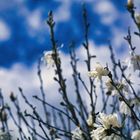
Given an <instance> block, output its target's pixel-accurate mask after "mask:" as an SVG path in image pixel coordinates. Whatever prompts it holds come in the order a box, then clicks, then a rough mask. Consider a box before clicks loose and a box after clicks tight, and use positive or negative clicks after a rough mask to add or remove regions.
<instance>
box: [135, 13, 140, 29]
mask: <svg viewBox="0 0 140 140" xmlns="http://www.w3.org/2000/svg"><path fill="white" fill-rule="evenodd" d="M135 20H136V23H137V25H138V27H139V28H140V13H136V14H135Z"/></svg>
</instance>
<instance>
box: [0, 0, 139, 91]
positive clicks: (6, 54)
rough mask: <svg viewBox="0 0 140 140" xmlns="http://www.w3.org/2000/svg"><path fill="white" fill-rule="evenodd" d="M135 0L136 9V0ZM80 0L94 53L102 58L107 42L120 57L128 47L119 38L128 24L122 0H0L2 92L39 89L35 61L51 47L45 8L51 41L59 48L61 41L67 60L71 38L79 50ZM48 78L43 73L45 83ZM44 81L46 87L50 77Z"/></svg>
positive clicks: (0, 80) (128, 17)
mask: <svg viewBox="0 0 140 140" xmlns="http://www.w3.org/2000/svg"><path fill="white" fill-rule="evenodd" d="M135 2H136V5H137V7H140V1H139V0H135ZM83 3H85V4H86V8H87V12H88V20H89V23H90V31H89V40H90V42H91V46H92V47H94V50H95V51H96V50H99V51H97V52H94V54H99V55H100V58H101V61H105V60H106V61H108V60H107V58H106V57H107V54H106V53H105V52H106V51H105V48H107V46H108V44H107V42H108V40H111V43H112V44H113V48H114V51H115V52H116V53H117V54H119V55H120V56H121V55H124V53H125V52H126V50H127V49H128V46H127V43H126V42H125V41H124V39H123V37H124V36H126V33H127V29H128V27H129V26H131V27H132V28H133V26H134V25H133V22H132V20H131V18H130V16H129V13H128V12H127V10H126V3H127V0H117V1H116V0H85V1H82V0H12V1H11V0H0V87H1V88H2V89H3V90H4V91H5V92H6V94H8V93H10V91H15V90H17V87H18V86H22V87H23V88H25V89H27V90H28V91H35V89H37V87H39V82H37V81H38V78H37V74H36V73H37V68H36V67H37V66H36V63H37V60H38V59H39V57H40V56H41V55H42V53H43V51H44V50H51V44H50V37H49V29H48V26H47V24H46V19H47V16H48V12H49V11H50V10H52V11H53V13H54V20H55V22H56V26H55V35H56V39H57V40H58V44H60V46H61V45H62V44H63V46H64V47H63V48H62V49H61V51H62V53H63V56H64V58H65V59H64V60H65V63H68V62H67V60H68V59H67V54H68V45H69V43H70V42H71V41H75V43H76V47H77V49H79V48H80V47H81V44H82V42H83V39H84V33H83V31H84V26H83V18H82V4H83ZM138 10H139V9H138ZM134 27H135V26H134ZM81 57H82V55H81ZM105 63H106V62H105ZM65 66H67V65H65ZM65 69H66V68H65ZM45 71H46V70H45ZM50 74H51V72H50V71H49V75H50ZM49 80H50V78H49V77H47V78H46V83H47V81H49ZM50 81H51V80H50ZM48 85H49V86H48V87H49V88H50V89H51V87H53V85H52V81H51V82H49V84H48Z"/></svg>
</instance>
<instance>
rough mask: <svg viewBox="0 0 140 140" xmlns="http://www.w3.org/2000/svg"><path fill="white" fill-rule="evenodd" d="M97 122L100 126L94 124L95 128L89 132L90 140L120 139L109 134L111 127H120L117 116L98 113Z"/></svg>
mask: <svg viewBox="0 0 140 140" xmlns="http://www.w3.org/2000/svg"><path fill="white" fill-rule="evenodd" d="M98 121H99V123H100V125H97V124H94V126H96V127H97V128H96V129H95V130H92V131H91V138H92V140H120V137H118V136H117V135H115V134H111V132H110V129H111V128H112V127H114V128H116V127H118V128H119V127H120V124H119V123H118V117H117V114H110V115H106V114H104V113H99V118H98ZM109 132H110V133H109Z"/></svg>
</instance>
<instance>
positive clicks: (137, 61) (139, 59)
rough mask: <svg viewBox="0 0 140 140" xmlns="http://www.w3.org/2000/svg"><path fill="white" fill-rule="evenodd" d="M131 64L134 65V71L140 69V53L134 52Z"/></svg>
mask: <svg viewBox="0 0 140 140" xmlns="http://www.w3.org/2000/svg"><path fill="white" fill-rule="evenodd" d="M131 64H132V65H133V69H134V71H136V70H140V55H135V54H132V56H131Z"/></svg>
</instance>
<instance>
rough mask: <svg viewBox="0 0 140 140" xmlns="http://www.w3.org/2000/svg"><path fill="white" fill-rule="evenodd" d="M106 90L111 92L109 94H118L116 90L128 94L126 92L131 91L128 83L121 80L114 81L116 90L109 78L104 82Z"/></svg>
mask: <svg viewBox="0 0 140 140" xmlns="http://www.w3.org/2000/svg"><path fill="white" fill-rule="evenodd" d="M105 85H106V87H107V90H108V91H111V92H112V94H111V95H113V96H114V95H119V94H118V90H119V91H120V92H122V93H124V94H125V95H128V93H131V91H130V88H129V85H128V84H127V83H126V81H124V80H122V81H121V82H115V85H116V87H117V88H118V90H117V89H116V88H115V87H114V86H113V85H112V81H111V79H109V80H108V81H107V82H106V83H105Z"/></svg>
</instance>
